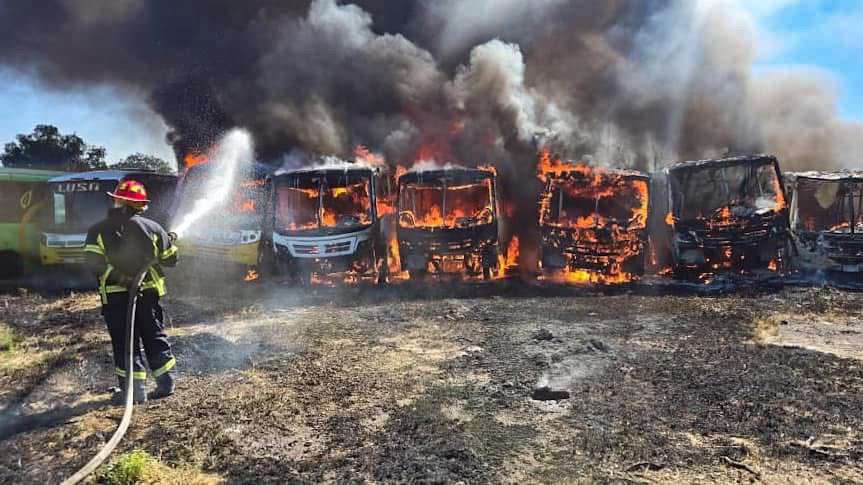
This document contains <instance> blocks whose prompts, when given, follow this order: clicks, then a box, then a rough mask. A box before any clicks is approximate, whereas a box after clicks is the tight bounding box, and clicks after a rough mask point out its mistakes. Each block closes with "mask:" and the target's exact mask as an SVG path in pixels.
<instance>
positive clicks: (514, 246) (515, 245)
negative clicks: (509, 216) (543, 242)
mask: <svg viewBox="0 0 863 485" xmlns="http://www.w3.org/2000/svg"><path fill="white" fill-rule="evenodd" d="M520 252H521V251H520V243H519V241H518V236H513V237H512V239H510V241H509V246H508V247H507V248H506V261H505V262H504V264H503V267H504V268H515V267H516V266H518V257H519V254H520Z"/></svg>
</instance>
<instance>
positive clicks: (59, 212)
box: [54, 194, 66, 225]
mask: <svg viewBox="0 0 863 485" xmlns="http://www.w3.org/2000/svg"><path fill="white" fill-rule="evenodd" d="M54 224H57V225H60V224H66V196H65V195H64V194H54Z"/></svg>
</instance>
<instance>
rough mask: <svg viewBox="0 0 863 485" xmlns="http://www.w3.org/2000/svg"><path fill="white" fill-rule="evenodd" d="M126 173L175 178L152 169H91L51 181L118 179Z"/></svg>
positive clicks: (172, 175) (126, 174)
mask: <svg viewBox="0 0 863 485" xmlns="http://www.w3.org/2000/svg"><path fill="white" fill-rule="evenodd" d="M128 175H148V176H156V177H165V178H174V179H175V178H177V176H176V175H174V174H167V173H159V172H155V171H152V170H93V171H90V172H75V173H67V174H65V175H61V176H59V177H54V178H52V179H51V182H73V181H77V180H120V179H122V178H124V177H126V176H128Z"/></svg>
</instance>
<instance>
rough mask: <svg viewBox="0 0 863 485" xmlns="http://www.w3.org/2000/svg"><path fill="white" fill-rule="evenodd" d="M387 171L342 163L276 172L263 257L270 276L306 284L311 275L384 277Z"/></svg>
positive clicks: (386, 261) (386, 273)
mask: <svg viewBox="0 0 863 485" xmlns="http://www.w3.org/2000/svg"><path fill="white" fill-rule="evenodd" d="M390 186H391V184H390V181H389V178H388V175H387V171H386V170H385V169H384V168H382V167H367V166H360V165H355V164H352V163H345V164H343V165H338V166H322V167H317V168H309V169H299V170H280V171H278V172H276V173H275V175H274V176H273V178H272V181H271V187H270V194H271V195H270V202H269V204H268V208H269V210H268V211H267V215H266V219H265V224H264V227H265V229H264V243H263V244H264V247H263V252H262V257H265V258H269V261H270V263H268V264H265V265H264V266H268V267H272V268H273V269H274V270H275V274H277V275H281V276H287V277H288V278H290V279H291V280H292V281H294V282H299V283H303V284H310V283H311V280H312V275H313V274H319V275H333V274H350V275H354V276H357V277H359V278H363V279H373V280H374V281H375V282H376V283H378V284H383V283H384V282H386V280H387V276H388V269H389V265H388V260H387V232H388V231H387V223H386V220H387V219H386V215H387V212H388V211H387V210H386V209H385V206H386V203H387V202H388V200H387V199H388V193H389V192H390Z"/></svg>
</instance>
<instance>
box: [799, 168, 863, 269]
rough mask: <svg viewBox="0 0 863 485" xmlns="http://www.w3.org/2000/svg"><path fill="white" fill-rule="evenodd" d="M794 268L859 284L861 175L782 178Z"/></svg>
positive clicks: (862, 205)
mask: <svg viewBox="0 0 863 485" xmlns="http://www.w3.org/2000/svg"><path fill="white" fill-rule="evenodd" d="M786 180H787V182H788V188H789V191H790V192H791V234H792V237H793V238H794V241H795V243H796V248H797V255H796V256H797V257H796V258H795V266H796V267H798V268H799V269H801V270H803V271H805V272H824V273H825V276H828V277H830V278H831V279H838V280H842V281H847V282H851V281H853V280H856V282H857V283H858V284H860V285H863V171H853V172H852V171H843V172H833V173H824V172H806V173H792V174H787V177H786Z"/></svg>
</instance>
